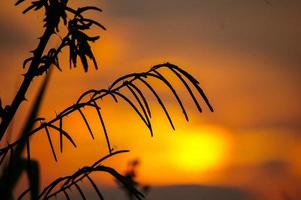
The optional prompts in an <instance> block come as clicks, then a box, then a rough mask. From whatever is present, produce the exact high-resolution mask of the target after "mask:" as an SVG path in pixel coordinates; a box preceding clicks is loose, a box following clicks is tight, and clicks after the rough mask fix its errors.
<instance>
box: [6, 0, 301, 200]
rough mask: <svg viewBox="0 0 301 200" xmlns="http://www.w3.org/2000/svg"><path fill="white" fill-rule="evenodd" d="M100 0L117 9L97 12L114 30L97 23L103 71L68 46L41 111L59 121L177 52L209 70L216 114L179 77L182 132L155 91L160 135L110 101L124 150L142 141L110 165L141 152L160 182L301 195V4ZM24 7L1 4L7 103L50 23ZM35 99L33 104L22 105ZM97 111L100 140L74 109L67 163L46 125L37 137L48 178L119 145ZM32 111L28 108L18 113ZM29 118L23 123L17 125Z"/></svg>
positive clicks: (207, 83)
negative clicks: (84, 100) (81, 62)
mask: <svg viewBox="0 0 301 200" xmlns="http://www.w3.org/2000/svg"><path fill="white" fill-rule="evenodd" d="M88 2H89V3H95V2H96V3H95V4H97V5H99V6H100V7H101V8H103V10H104V11H105V12H104V13H102V14H100V15H97V16H95V17H96V19H99V20H100V21H101V22H102V23H103V24H105V25H106V27H107V28H108V31H106V32H97V30H95V31H93V32H95V34H100V35H101V40H100V41H98V42H97V43H96V44H95V45H94V51H95V55H96V56H97V60H98V61H99V64H100V69H99V70H98V71H96V70H94V69H93V67H91V68H90V69H91V70H90V71H89V72H88V73H84V72H83V70H82V69H81V68H80V67H78V68H76V69H74V70H69V65H68V64H67V62H66V61H64V60H63V59H64V55H66V52H63V56H62V57H61V58H62V62H61V63H63V72H58V71H55V72H54V74H53V77H52V80H51V83H50V87H49V89H48V91H47V95H46V98H45V101H44V105H47V106H43V108H42V110H41V112H40V115H41V116H43V117H46V118H47V119H51V118H52V117H54V116H55V112H59V111H61V110H62V109H63V108H65V107H66V106H68V105H70V104H71V103H73V102H75V100H76V98H77V97H78V96H79V95H80V94H81V93H82V92H84V91H85V90H88V89H91V88H98V89H100V88H103V87H104V88H106V87H107V86H108V85H109V84H110V83H111V82H112V81H113V80H114V79H115V78H117V77H118V76H120V75H123V74H126V73H129V72H140V71H146V70H148V69H149V67H151V66H152V65H154V64H158V63H163V62H167V61H169V62H172V63H175V64H177V65H179V66H181V67H182V68H184V69H185V70H187V71H189V72H191V73H192V74H193V75H194V76H195V77H197V79H198V80H200V83H201V86H202V87H203V88H204V90H205V91H206V94H207V95H208V97H209V98H210V100H211V102H212V104H213V106H214V108H215V112H214V113H210V112H209V110H208V109H205V111H204V113H202V114H199V113H198V112H197V110H196V108H195V107H194V105H193V102H192V100H191V99H189V98H187V96H188V95H187V94H186V93H185V91H184V89H183V88H182V87H180V85H179V83H177V82H175V85H176V87H177V88H178V89H179V91H180V93H181V95H182V96H183V97H184V101H185V105H186V106H187V108H188V109H187V110H188V112H189V115H190V119H191V120H190V123H186V122H185V120H184V117H182V116H181V115H180V114H181V113H180V108H179V107H178V106H177V104H176V102H175V101H174V100H172V96H171V95H169V94H166V90H163V89H161V88H158V90H159V91H160V93H161V94H162V95H163V96H164V97H165V98H166V99H168V107H169V109H170V110H171V111H172V112H171V113H172V116H173V117H174V119H175V125H176V128H177V130H176V131H172V130H171V128H170V127H169V126H168V121H167V120H166V119H165V118H164V116H163V112H162V110H161V109H160V107H159V106H158V105H157V104H156V102H155V101H151V102H152V103H151V107H152V109H153V111H154V113H155V114H154V117H153V123H154V127H155V132H154V133H155V137H153V138H151V137H150V135H149V133H148V131H147V129H146V128H145V127H144V126H143V124H142V122H140V121H139V119H138V118H137V117H136V116H135V115H134V113H133V112H131V111H129V107H128V106H126V105H125V104H118V105H116V104H115V103H114V102H113V101H111V99H109V98H108V99H107V100H104V101H103V102H102V106H103V108H104V110H105V111H104V112H105V113H106V115H105V116H106V120H107V121H108V122H109V123H108V124H109V125H108V126H109V130H110V134H111V137H112V140H113V141H114V148H116V149H130V150H131V152H130V153H129V154H128V155H119V156H117V157H116V158H113V159H112V161H109V162H108V164H112V165H113V166H115V167H117V168H118V169H120V170H121V171H124V169H125V168H126V163H127V161H128V160H129V159H133V158H139V160H140V161H141V167H140V168H139V176H138V179H139V180H140V181H141V182H143V183H147V184H150V185H154V186H156V185H176V184H201V185H222V186H227V187H234V188H239V189H241V190H243V191H247V192H248V193H250V194H251V197H252V198H253V199H277V198H278V199H281V198H282V194H283V192H286V193H288V194H289V195H291V197H292V198H293V199H297V198H298V197H299V198H300V196H301V194H300V192H299V190H300V184H301V161H300V158H299V155H300V153H301V138H300V131H301V126H300V120H301V108H300V105H299V102H300V101H301V94H300V91H301V79H300V73H301V71H300V64H301V62H300V54H301V40H300V35H301V26H300V22H299V20H298V19H300V17H301V16H300V12H299V10H300V8H301V4H300V2H298V1H293V0H291V1H283V0H273V1H272V0H271V1H270V3H266V1H260V0H257V1H251V0H248V1H244V2H241V1H238V0H233V1H223V2H220V1H217V0H211V1H209V0H208V1H195V0H188V1H181V0H176V1H174V2H173V3H172V4H171V3H170V1H167V0H163V1H138V0H130V1H127V2H125V1H114V2H109V1H106V2H101V3H99V2H98V1H92V0H90V1H87V2H86V3H87V4H88ZM81 4H82V1H81ZM21 11H22V9H21V8H20V7H19V8H15V7H14V6H13V4H12V3H7V2H5V3H4V2H0V27H1V31H0V32H1V33H0V59H1V61H2V65H1V66H0V96H1V99H3V101H4V102H5V103H8V102H10V100H11V98H12V97H13V94H14V92H15V91H16V90H17V88H18V85H19V84H20V82H21V80H22V78H21V76H20V74H22V73H23V72H24V71H23V70H22V67H21V64H22V60H23V59H24V58H26V57H27V56H28V55H29V54H28V51H29V50H31V49H33V48H34V47H35V46H36V42H37V40H36V38H37V37H39V36H40V35H41V31H42V29H41V28H40V27H41V14H35V13H31V14H30V15H25V16H24V15H22V14H21ZM4 16H5V17H4ZM8 18H9V21H6V19H8ZM26 23H27V24H28V23H30V24H31V26H30V27H27V26H26ZM169 78H171V77H169ZM38 83H39V80H36V81H35V83H34V84H33V87H32V88H33V90H32V91H35V88H36V86H37V85H38ZM32 94H33V92H30V93H29V95H28V99H29V100H30V99H31V98H30V97H32ZM203 106H204V107H205V105H204V104H203ZM27 109H28V104H27V103H26V104H24V105H23V106H22V110H24V111H26V110H27ZM86 112H87V113H88V114H89V116H90V117H89V120H90V121H91V123H92V124H93V129H94V131H95V132H96V133H97V134H96V135H98V136H97V137H96V140H94V141H93V140H91V139H90V137H89V134H88V132H87V130H86V128H85V126H84V123H83V122H82V120H80V118H79V115H78V114H75V115H74V116H71V117H70V118H68V121H67V122H66V127H67V128H68V129H69V130H70V132H72V133H73V132H74V133H73V134H74V135H73V136H74V138H75V140H76V141H77V142H78V146H79V148H77V149H76V150H74V149H72V148H67V149H66V152H64V154H62V155H59V156H58V157H59V162H58V163H55V161H54V160H52V155H51V151H50V147H49V145H48V143H47V141H46V136H45V135H44V133H42V132H41V133H39V134H40V135H44V136H40V137H39V136H37V137H34V138H33V139H32V141H33V144H36V145H33V146H36V148H33V156H34V157H35V158H37V159H38V160H40V164H41V167H42V180H43V184H46V183H47V181H51V180H53V177H56V176H57V175H65V174H66V173H71V172H73V171H74V170H77V169H78V168H80V167H82V166H83V165H88V164H91V163H93V162H94V161H95V160H96V159H97V158H99V157H101V156H103V155H104V154H105V153H107V152H106V148H105V144H104V137H103V135H102V132H101V131H99V130H100V127H99V124H98V121H97V118H96V113H93V112H91V111H90V110H86ZM22 113H24V112H22ZM23 118H24V115H23V114H19V115H18V116H17V119H16V120H15V121H19V120H21V121H22V119H23ZM117 123H118V125H116V124H117ZM19 127H20V124H18V123H16V122H15V127H14V130H17V129H18V128H19ZM72 130H76V131H72ZM56 145H57V147H58V143H56ZM42 147H43V148H42ZM70 147H71V146H70ZM58 169H60V171H58ZM97 180H98V182H105V184H111V183H112V182H110V181H109V180H107V179H105V181H101V180H100V179H97Z"/></svg>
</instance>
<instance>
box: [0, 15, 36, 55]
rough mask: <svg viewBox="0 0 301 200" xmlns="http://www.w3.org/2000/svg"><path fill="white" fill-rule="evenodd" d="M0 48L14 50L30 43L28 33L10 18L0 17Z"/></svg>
mask: <svg viewBox="0 0 301 200" xmlns="http://www.w3.org/2000/svg"><path fill="white" fill-rule="evenodd" d="M0 30H1V31H0V50H2V51H7V50H15V49H19V48H23V47H24V46H28V45H29V44H30V41H31V40H30V38H31V37H30V36H29V33H28V32H27V30H26V29H25V28H23V26H22V27H21V26H19V25H18V24H17V23H15V22H14V21H12V20H9V21H5V20H4V18H2V19H0Z"/></svg>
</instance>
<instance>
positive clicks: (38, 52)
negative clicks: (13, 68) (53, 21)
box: [0, 26, 54, 141]
mask: <svg viewBox="0 0 301 200" xmlns="http://www.w3.org/2000/svg"><path fill="white" fill-rule="evenodd" d="M53 33H54V27H53V26H49V27H47V28H46V30H45V32H44V34H43V36H42V37H41V38H40V42H39V44H38V47H37V48H36V49H35V50H34V51H33V54H34V55H33V60H32V62H31V64H30V66H29V68H28V70H27V73H26V74H25V75H24V80H23V82H22V84H21V86H20V88H19V90H18V92H17V94H16V96H15V98H14V100H13V101H12V103H11V105H10V106H9V109H8V112H7V113H6V114H5V115H4V116H3V118H2V121H1V124H0V141H1V140H2V138H3V136H4V134H5V132H6V130H7V128H8V126H9V124H10V122H11V120H12V119H13V117H14V116H15V114H16V112H17V110H18V108H19V106H20V105H21V103H22V102H23V101H24V100H25V99H26V98H25V95H26V93H27V90H28V88H29V86H30V84H31V82H32V81H33V79H34V77H35V76H36V73H35V72H36V70H37V69H38V67H39V64H40V59H41V57H42V55H43V52H44V50H45V48H46V46H47V43H48V41H49V39H50V37H51V35H52V34H53Z"/></svg>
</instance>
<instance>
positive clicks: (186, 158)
mask: <svg viewBox="0 0 301 200" xmlns="http://www.w3.org/2000/svg"><path fill="white" fill-rule="evenodd" d="M228 149H229V141H228V138H227V137H226V135H225V134H224V132H223V131H222V130H219V129H216V128H203V129H200V130H195V131H190V132H183V133H182V134H179V137H178V140H177V142H176V143H175V153H174V160H175V162H176V166H178V167H179V168H181V169H185V170H198V171H204V170H209V169H213V168H217V167H219V166H220V165H222V164H223V161H224V159H225V157H226V156H227V153H228Z"/></svg>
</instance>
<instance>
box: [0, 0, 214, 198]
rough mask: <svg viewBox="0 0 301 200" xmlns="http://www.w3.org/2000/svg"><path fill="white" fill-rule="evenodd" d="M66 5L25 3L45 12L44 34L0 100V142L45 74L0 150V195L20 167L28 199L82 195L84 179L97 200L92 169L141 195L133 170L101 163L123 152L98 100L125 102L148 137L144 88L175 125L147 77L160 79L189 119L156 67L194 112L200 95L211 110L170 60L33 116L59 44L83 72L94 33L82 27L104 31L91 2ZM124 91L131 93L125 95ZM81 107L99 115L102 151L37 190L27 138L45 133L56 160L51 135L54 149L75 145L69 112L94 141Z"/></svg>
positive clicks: (62, 0) (64, 1) (7, 192)
mask: <svg viewBox="0 0 301 200" xmlns="http://www.w3.org/2000/svg"><path fill="white" fill-rule="evenodd" d="M25 2H27V1H26V0H19V1H17V2H16V5H19V4H21V3H25ZM68 3H69V1H68V0H36V1H31V2H30V5H29V6H28V7H27V8H26V9H25V10H24V11H23V13H24V14H25V13H28V12H29V11H37V10H43V11H44V16H45V18H44V28H45V29H44V33H43V34H42V36H41V37H40V38H39V43H38V46H37V47H36V49H35V50H33V51H32V56H31V57H29V58H27V59H25V60H24V63H23V68H25V69H26V68H27V72H26V73H25V75H24V80H23V82H22V84H21V86H20V88H19V90H18V92H17V93H16V96H15V98H14V99H13V101H12V103H11V104H9V105H5V106H4V105H3V102H2V101H1V99H0V120H1V123H0V141H2V140H3V136H4V135H5V134H7V128H8V126H9V125H10V124H11V122H12V119H13V117H14V116H15V114H16V112H17V110H18V108H19V106H20V105H21V103H22V102H24V100H25V99H26V98H25V97H26V94H27V91H28V89H29V86H30V85H31V83H32V82H33V80H34V78H35V77H37V76H42V75H45V74H46V76H45V80H44V82H43V83H42V85H41V88H40V90H39V91H38V93H37V96H36V99H35V100H34V101H33V102H34V103H33V107H32V110H31V111H30V114H29V117H28V119H27V123H25V124H24V128H23V130H22V132H21V135H20V136H19V137H18V138H17V139H16V140H15V141H13V142H12V143H8V144H7V145H5V146H2V147H1V148H0V167H1V169H2V175H1V177H0V186H1V188H0V192H1V198H2V197H4V199H12V198H13V189H14V187H15V185H16V183H17V182H18V180H19V178H20V176H21V173H22V172H23V171H25V172H26V173H27V175H28V180H29V188H28V189H26V190H25V191H24V192H23V193H22V194H21V195H20V196H19V199H23V198H25V197H26V196H27V195H28V194H29V193H30V196H31V199H48V198H50V197H53V196H55V195H56V194H58V193H62V194H64V195H65V197H66V199H69V198H70V197H69V194H68V193H69V189H71V188H75V189H76V190H77V191H78V193H79V195H80V196H81V197H82V199H86V197H85V193H84V191H83V190H82V187H81V185H80V183H79V181H81V180H82V179H86V180H88V181H89V183H90V185H91V187H92V188H93V189H94V190H95V192H96V194H97V195H98V197H99V198H100V199H103V198H104V197H103V195H102V192H101V190H100V189H99V186H98V185H97V184H96V183H95V182H94V181H93V179H92V178H91V177H90V176H89V175H90V174H91V173H94V172H106V173H109V174H110V175H112V176H113V177H114V178H115V179H117V180H118V182H119V183H121V184H122V185H123V188H125V189H126V190H127V191H128V193H129V195H130V196H131V197H135V198H137V199H142V198H143V194H142V193H141V192H140V191H139V190H138V189H137V188H136V186H137V184H133V180H134V176H133V175H134V174H126V175H122V174H120V173H118V172H117V171H116V170H115V169H113V168H110V167H107V166H104V165H102V162H103V161H104V160H106V159H108V158H110V157H112V156H115V155H116V154H119V153H124V152H127V151H115V150H114V149H113V148H112V144H111V142H110V134H109V132H108V130H107V128H106V127H107V123H110V122H106V121H105V119H104V116H103V113H102V109H101V108H102V105H101V102H100V100H101V99H103V98H107V97H111V98H113V99H114V101H115V102H120V101H123V102H126V103H127V104H128V105H129V107H130V108H131V109H133V111H134V112H135V113H136V114H137V116H138V117H139V118H140V119H141V121H142V122H143V123H144V124H145V126H146V127H147V128H148V130H149V132H150V135H151V136H153V128H152V120H151V118H152V112H151V109H150V106H149V100H148V97H147V96H146V95H145V93H146V91H149V92H150V93H151V94H152V95H153V97H154V98H155V99H156V100H157V102H158V104H159V106H160V107H161V108H162V111H163V113H164V115H165V116H166V119H167V121H168V122H169V124H170V126H171V127H172V128H173V129H175V125H174V122H173V120H172V116H171V114H170V112H169V110H168V109H167V107H166V105H165V102H164V101H163V99H162V98H161V97H160V95H159V93H158V92H157V90H156V88H155V87H154V86H153V85H152V84H151V82H150V80H159V81H160V82H161V83H163V84H164V85H165V86H166V87H167V88H168V89H169V90H170V93H171V94H172V95H173V96H174V97H175V100H176V102H177V103H178V106H179V108H180V109H181V111H182V113H183V116H184V118H185V119H186V120H187V121H189V117H188V114H187V111H186V109H185V106H184V104H183V102H182V100H181V98H180V96H179V94H178V92H177V90H176V88H175V87H174V86H173V84H172V82H171V81H170V80H168V78H166V77H165V76H164V75H163V73H162V70H168V71H169V72H170V73H171V74H174V75H175V76H176V77H177V78H178V80H179V81H180V82H181V83H182V84H183V86H184V88H186V90H187V92H188V93H189V95H190V97H191V98H192V101H193V102H194V104H195V106H196V108H197V109H198V111H199V112H202V107H201V104H200V103H199V101H198V99H200V98H201V99H203V100H204V103H205V104H206V106H207V107H208V108H209V109H210V110H211V111H213V108H212V106H211V105H210V103H209V100H208V98H207V97H206V95H205V93H204V92H203V90H202V89H201V87H200V86H199V82H198V81H197V80H196V79H195V78H194V77H193V76H192V75H190V74H189V73H188V72H186V71H185V70H183V69H181V68H180V67H178V66H176V65H174V64H170V63H164V64H159V65H155V66H154V67H152V68H151V69H150V70H148V71H146V72H142V73H131V74H128V75H125V76H122V77H120V78H118V79H117V80H115V81H114V82H113V83H112V84H111V86H110V87H108V89H100V90H97V89H94V90H89V91H87V92H85V93H83V94H82V95H81V96H80V97H79V98H78V100H77V101H76V103H75V104H74V105H71V106H69V107H67V108H66V109H64V110H63V111H62V112H60V113H58V114H57V115H56V116H55V117H54V118H52V119H51V120H48V121H46V120H45V119H44V118H41V117H38V116H37V114H38V111H39V108H40V105H41V103H42V97H43V95H44V93H45V91H46V86H47V83H48V79H49V77H50V74H51V69H52V66H55V67H56V68H57V69H58V70H60V71H62V68H61V66H60V64H59V58H58V55H59V53H60V52H62V50H63V49H64V48H67V49H69V62H70V68H72V67H76V66H77V60H78V59H79V60H80V62H81V65H82V66H83V69H84V71H85V72H87V71H88V69H89V62H88V60H89V59H90V60H91V61H92V62H93V65H94V67H95V69H98V65H97V62H96V59H95V57H94V54H93V51H92V49H91V46H90V44H91V42H95V41H96V40H98V39H99V36H89V35H88V34H87V33H86V31H87V30H90V29H91V28H92V26H96V27H99V28H101V29H103V30H105V27H104V26H103V25H102V24H100V23H99V22H97V21H94V20H93V19H90V18H87V17H85V15H84V14H85V13H86V12H87V11H97V12H101V9H99V8H97V7H94V6H86V7H80V8H77V9H74V8H71V7H69V6H68ZM62 28H64V29H65V31H61V30H60V29H62ZM59 33H65V36H64V37H61V42H60V44H59V45H58V47H57V48H48V45H49V40H50V39H51V37H52V36H56V35H58V34H59ZM46 48H47V49H49V50H48V51H47V52H46V51H45V49H46ZM128 93H130V94H132V95H131V96H129V95H128ZM86 107H90V108H93V109H94V110H95V112H96V113H97V115H98V117H99V124H100V125H101V127H102V129H103V134H104V135H105V138H106V143H107V148H108V155H107V156H104V157H103V158H101V159H100V160H98V161H96V162H95V163H94V164H93V165H91V166H86V167H83V168H81V169H79V170H78V171H76V172H75V173H74V174H72V175H69V176H65V177H59V178H57V179H55V180H54V181H53V182H52V183H50V184H49V185H48V186H47V187H45V188H43V189H42V191H40V189H39V165H38V161H34V160H32V159H31V147H30V137H31V136H33V135H35V134H41V133H44V134H46V135H47V138H48V142H49V146H50V151H51V152H52V155H53V157H54V159H55V161H58V159H57V151H58V150H57V149H55V147H54V145H53V134H59V144H60V149H59V151H60V152H63V149H64V148H63V143H64V140H66V141H68V142H69V143H70V144H71V145H72V146H73V147H75V148H76V147H77V144H76V141H75V140H74V139H73V138H72V135H71V134H70V133H69V132H67V130H65V128H64V119H66V118H67V117H69V116H70V115H72V114H74V113H79V114H80V116H81V118H82V120H83V122H84V123H85V125H86V128H87V130H88V132H89V134H90V135H91V138H92V139H94V133H93V130H92V129H91V125H90V122H89V120H88V117H87V116H86V114H85V113H84V112H83V109H84V108H86ZM36 123H40V125H38V126H36ZM33 127H35V128H33ZM23 152H26V158H23V157H22V153H23ZM67 189H68V190H67Z"/></svg>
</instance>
